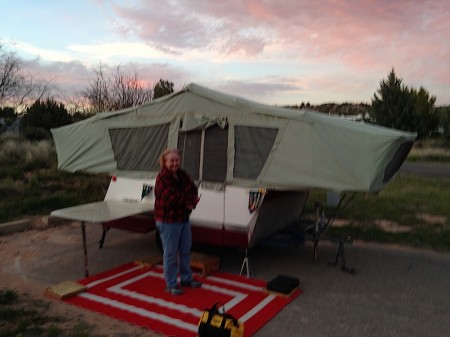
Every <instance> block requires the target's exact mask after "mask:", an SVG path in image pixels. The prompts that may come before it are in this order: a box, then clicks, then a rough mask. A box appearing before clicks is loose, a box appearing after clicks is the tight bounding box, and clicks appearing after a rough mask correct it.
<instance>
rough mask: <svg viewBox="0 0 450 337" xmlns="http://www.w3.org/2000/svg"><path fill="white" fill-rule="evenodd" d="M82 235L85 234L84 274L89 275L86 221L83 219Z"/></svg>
mask: <svg viewBox="0 0 450 337" xmlns="http://www.w3.org/2000/svg"><path fill="white" fill-rule="evenodd" d="M81 235H82V236H83V251H84V276H85V277H88V276H89V263H88V254H87V244H86V225H85V223H84V221H81Z"/></svg>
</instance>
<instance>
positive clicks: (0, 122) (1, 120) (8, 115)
mask: <svg viewBox="0 0 450 337" xmlns="http://www.w3.org/2000/svg"><path fill="white" fill-rule="evenodd" d="M16 120H17V114H16V110H15V109H14V108H13V107H9V106H8V107H3V108H2V107H0V132H3V131H7V130H8V129H9V128H10V127H12V126H13V124H14V123H15V122H16Z"/></svg>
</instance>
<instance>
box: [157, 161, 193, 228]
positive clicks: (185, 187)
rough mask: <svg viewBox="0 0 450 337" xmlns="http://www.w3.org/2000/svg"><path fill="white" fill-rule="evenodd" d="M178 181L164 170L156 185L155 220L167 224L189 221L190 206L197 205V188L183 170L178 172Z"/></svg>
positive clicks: (159, 175) (160, 173)
mask: <svg viewBox="0 0 450 337" xmlns="http://www.w3.org/2000/svg"><path fill="white" fill-rule="evenodd" d="M177 175H178V178H179V179H178V180H177V179H175V178H174V177H173V175H172V173H171V172H170V171H169V170H167V169H166V168H163V169H162V170H161V171H160V172H159V174H158V176H157V177H156V183H155V209H154V215H155V220H156V221H160V222H166V223H174V222H184V221H187V220H188V219H189V215H190V212H191V211H190V210H188V208H187V206H188V205H194V204H195V202H194V201H195V198H196V197H197V195H198V191H197V187H196V186H195V184H194V182H193V181H192V180H191V178H190V177H189V175H188V174H187V173H186V172H184V171H183V170H181V169H179V170H178V171H177Z"/></svg>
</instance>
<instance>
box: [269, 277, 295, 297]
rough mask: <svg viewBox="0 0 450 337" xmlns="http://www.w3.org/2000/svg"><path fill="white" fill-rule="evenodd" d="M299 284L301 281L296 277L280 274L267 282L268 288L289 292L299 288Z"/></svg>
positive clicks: (279, 291) (284, 292) (278, 291)
mask: <svg viewBox="0 0 450 337" xmlns="http://www.w3.org/2000/svg"><path fill="white" fill-rule="evenodd" d="M299 284H300V281H299V279H298V278H296V277H292V276H287V275H278V276H277V277H275V278H274V279H273V280H270V281H269V282H267V286H266V289H267V290H270V291H275V292H277V293H282V294H289V293H290V292H292V290H294V289H295V288H297V287H298V286H299Z"/></svg>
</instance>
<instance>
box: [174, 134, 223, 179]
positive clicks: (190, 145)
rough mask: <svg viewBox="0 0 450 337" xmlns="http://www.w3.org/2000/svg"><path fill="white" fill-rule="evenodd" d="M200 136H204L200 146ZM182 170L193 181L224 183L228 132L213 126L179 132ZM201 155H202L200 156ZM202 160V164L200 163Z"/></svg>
mask: <svg viewBox="0 0 450 337" xmlns="http://www.w3.org/2000/svg"><path fill="white" fill-rule="evenodd" d="M202 134H203V136H204V140H203V144H202ZM178 149H180V150H181V155H182V158H181V163H182V167H183V169H184V170H185V171H186V172H187V173H188V174H189V175H190V176H191V177H192V179H194V180H202V181H210V182H224V181H225V179H226V176H227V149H228V130H227V129H221V128H220V127H218V126H217V125H214V126H212V127H210V128H208V129H206V130H202V131H196V132H180V133H179V135H178ZM202 153H203V154H202ZM202 158H203V163H201V161H202Z"/></svg>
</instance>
